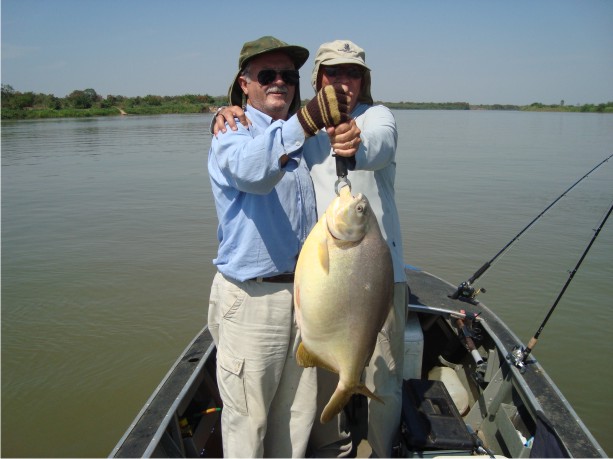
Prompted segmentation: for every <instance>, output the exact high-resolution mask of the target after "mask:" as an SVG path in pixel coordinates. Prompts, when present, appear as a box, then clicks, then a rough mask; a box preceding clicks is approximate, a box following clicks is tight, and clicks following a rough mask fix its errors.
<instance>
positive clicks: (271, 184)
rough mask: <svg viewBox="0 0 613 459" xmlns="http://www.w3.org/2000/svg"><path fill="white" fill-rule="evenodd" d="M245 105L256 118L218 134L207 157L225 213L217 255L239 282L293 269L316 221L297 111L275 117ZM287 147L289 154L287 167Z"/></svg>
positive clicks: (221, 214) (222, 269)
mask: <svg viewBox="0 0 613 459" xmlns="http://www.w3.org/2000/svg"><path fill="white" fill-rule="evenodd" d="M245 111H246V114H247V116H248V118H249V119H250V120H251V123H252V124H251V126H249V128H245V127H244V126H242V125H241V124H240V123H238V124H237V126H238V130H237V131H232V130H230V129H228V130H227V132H226V133H225V134H224V133H221V132H220V133H219V134H218V135H217V137H213V139H212V141H211V148H210V150H209V158H208V171H209V176H210V180H211V187H212V190H213V196H214V198H215V206H216V209H217V218H218V221H219V225H218V227H217V239H218V240H219V249H218V252H217V258H215V259H214V260H213V263H214V264H215V265H216V266H217V269H218V270H219V271H220V272H221V273H222V274H224V275H225V276H228V277H230V278H232V279H235V280H238V281H241V282H242V281H245V280H248V279H253V278H256V277H269V276H274V275H277V274H281V273H286V272H293V271H294V268H295V266H296V261H297V259H298V254H299V253H300V249H301V248H302V245H303V243H304V241H305V239H306V237H307V235H308V234H309V232H310V230H311V228H312V227H313V226H314V225H315V223H316V221H317V214H316V207H315V206H316V205H315V193H314V190H313V183H312V181H311V177H310V175H309V170H308V168H307V165H306V162H305V161H303V160H302V146H303V144H304V141H305V137H304V131H303V129H302V127H301V126H300V123H299V122H298V120H297V117H296V116H295V115H294V116H292V117H291V118H290V119H289V120H287V121H283V120H276V121H273V120H272V118H270V117H269V116H268V115H265V114H264V113H262V112H260V111H258V110H256V109H254V108H253V107H252V106H250V105H248V106H247V108H246V110H245ZM284 154H287V155H289V157H290V159H289V161H288V162H287V164H286V165H285V166H283V167H281V164H280V161H279V158H281V156H283V155H284Z"/></svg>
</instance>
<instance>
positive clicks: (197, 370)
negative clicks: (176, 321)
mask: <svg viewBox="0 0 613 459" xmlns="http://www.w3.org/2000/svg"><path fill="white" fill-rule="evenodd" d="M206 334H208V337H209V338H210V343H209V345H208V346H206V350H205V351H204V353H202V354H200V353H199V354H198V355H197V356H198V363H197V364H196V365H195V367H194V368H193V370H192V371H191V373H190V376H189V378H188V379H187V380H186V381H185V383H184V384H183V385H182V386H181V390H180V391H179V393H178V394H177V395H176V397H175V398H174V400H173V402H172V403H171V405H170V406H169V407H168V409H167V410H166V415H165V416H164V419H162V420H161V421H160V423H159V424H158V426H157V429H156V431H155V432H154V434H153V435H152V436H151V438H150V440H149V442H148V445H147V448H146V449H145V450H144V451H143V452H142V453H140V454H139V456H140V457H151V455H152V454H153V452H154V451H155V449H156V448H157V447H158V445H159V442H160V440H161V438H162V436H163V435H164V432H165V431H166V428H167V427H168V425H169V424H170V421H171V420H172V418H173V416H174V414H175V413H176V411H177V409H178V407H179V405H180V404H181V402H182V401H183V398H184V395H185V394H186V393H187V392H188V391H189V390H190V389H191V388H192V386H193V383H194V381H195V380H196V378H198V376H199V375H200V374H201V372H202V368H203V367H204V365H205V364H206V362H207V361H208V359H209V356H210V355H211V353H212V352H213V351H214V349H215V343H214V342H213V338H212V336H211V334H210V331H209V329H208V325H205V326H204V327H203V328H202V329H201V330H200V331H199V332H198V333H197V334H196V335H195V337H194V338H193V339H192V340H191V342H190V343H189V344H188V345H187V347H186V348H185V350H184V351H183V352H182V353H181V354H180V355H179V358H178V359H177V360H176V361H175V363H174V364H173V365H172V366H171V367H170V369H169V370H168V372H167V373H166V375H165V376H164V378H163V379H162V381H161V382H160V383H159V384H158V386H157V387H156V389H155V390H154V392H153V393H152V394H151V396H150V397H149V398H148V399H147V401H146V402H145V405H144V406H143V407H142V408H141V410H140V411H139V413H138V414H137V415H136V417H135V418H134V420H133V421H132V423H131V424H130V426H129V427H128V428H127V430H126V432H125V433H124V434H123V436H122V437H121V439H120V440H119V441H118V442H117V445H116V446H115V448H113V450H112V451H111V453H110V454H109V457H120V456H117V453H119V452H120V451H121V449H122V448H123V447H124V446H126V445H125V443H126V440H127V439H128V438H129V437H130V435H132V434H133V433H134V432H135V429H136V427H137V426H138V425H139V423H140V421H141V420H142V419H143V418H144V417H145V415H146V414H147V413H148V411H149V410H150V408H151V407H152V406H153V405H154V404H155V402H156V399H157V398H158V397H159V396H160V394H161V393H162V391H163V389H164V388H165V386H166V385H167V384H168V383H169V381H170V380H171V379H172V377H173V376H174V374H175V373H176V372H177V371H178V369H179V368H180V367H181V365H182V364H183V363H187V364H189V363H190V359H193V358H194V357H196V355H194V356H190V351H191V350H192V349H193V348H194V346H195V345H196V344H197V342H198V341H199V340H200V339H206V338H207V337H206V336H205V335H206ZM188 356H189V357H190V359H188Z"/></svg>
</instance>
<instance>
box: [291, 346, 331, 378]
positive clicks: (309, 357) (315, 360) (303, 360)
mask: <svg viewBox="0 0 613 459" xmlns="http://www.w3.org/2000/svg"><path fill="white" fill-rule="evenodd" d="M296 361H297V362H298V365H300V366H301V367H304V368H309V367H319V368H323V369H324V370H328V371H331V372H332V373H338V370H336V369H334V368H332V367H331V366H329V365H328V364H327V363H325V362H324V361H323V360H321V359H320V358H319V357H317V356H316V355H314V354H311V353H310V352H309V351H308V349H307V348H306V347H304V343H300V344H299V345H298V350H297V351H296Z"/></svg>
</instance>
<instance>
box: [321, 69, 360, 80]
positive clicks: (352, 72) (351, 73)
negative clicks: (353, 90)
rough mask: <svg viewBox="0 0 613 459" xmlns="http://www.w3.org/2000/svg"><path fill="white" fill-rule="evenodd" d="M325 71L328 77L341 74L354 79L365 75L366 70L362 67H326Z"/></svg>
mask: <svg viewBox="0 0 613 459" xmlns="http://www.w3.org/2000/svg"><path fill="white" fill-rule="evenodd" d="M322 70H323V72H324V73H325V74H326V76H327V77H330V78H336V77H340V76H347V77H349V78H351V79H352V80H357V79H359V78H362V77H363V76H364V70H363V69H361V68H360V67H324V66H322Z"/></svg>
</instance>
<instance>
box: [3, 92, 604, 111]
mask: <svg viewBox="0 0 613 459" xmlns="http://www.w3.org/2000/svg"><path fill="white" fill-rule="evenodd" d="M303 102H305V103H306V102H307V101H306V100H305V101H303ZM377 103H380V104H383V105H385V106H387V107H389V108H392V109H400V110H518V111H519V110H521V111H549V112H554V111H555V112H588V113H613V102H607V103H606V104H604V103H603V104H598V105H594V104H585V105H574V106H573V105H566V104H565V103H564V101H563V100H562V101H560V104H559V105H545V104H542V103H540V102H535V103H533V104H531V105H526V106H520V105H499V104H495V105H470V104H469V103H468V102H444V103H438V102H377ZM227 104H228V99H227V97H226V96H217V97H213V96H209V95H207V94H205V95H196V94H185V95H182V96H154V95H147V96H145V97H140V96H138V97H124V96H114V95H108V96H106V97H102V96H100V95H99V94H98V93H97V92H96V91H95V90H94V89H91V88H89V89H84V90H75V91H73V92H71V93H70V94H69V95H68V96H66V97H64V98H60V97H56V96H54V95H53V94H35V93H33V92H25V93H22V92H19V91H15V90H14V89H13V87H12V86H10V85H5V84H3V85H2V119H34V118H67V117H71V118H78V117H91V116H117V115H123V114H126V115H160V114H165V113H208V112H212V111H215V109H216V108H217V107H220V106H222V105H227Z"/></svg>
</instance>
